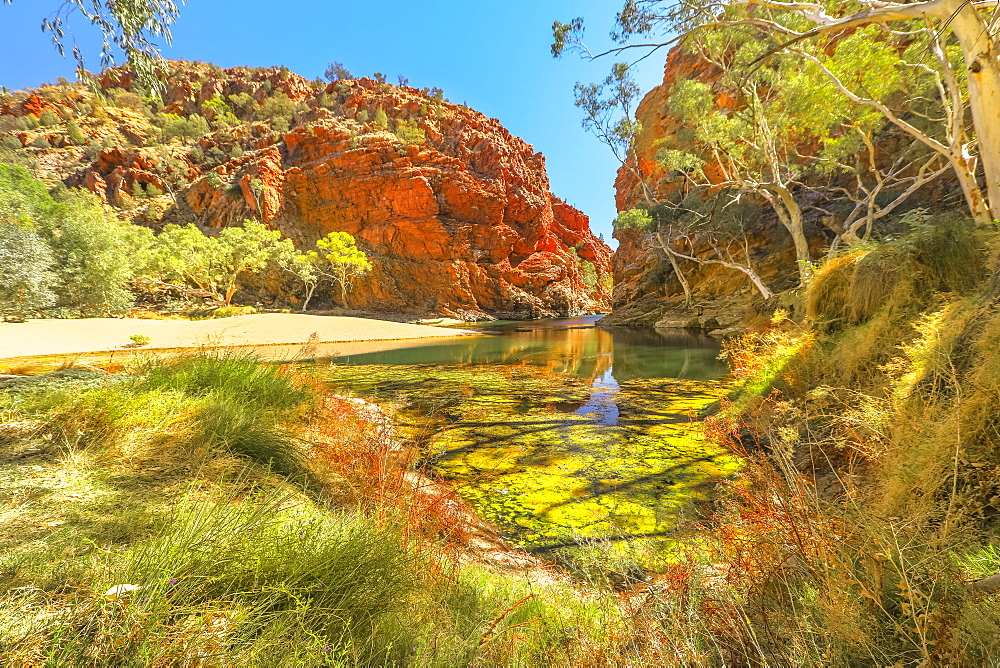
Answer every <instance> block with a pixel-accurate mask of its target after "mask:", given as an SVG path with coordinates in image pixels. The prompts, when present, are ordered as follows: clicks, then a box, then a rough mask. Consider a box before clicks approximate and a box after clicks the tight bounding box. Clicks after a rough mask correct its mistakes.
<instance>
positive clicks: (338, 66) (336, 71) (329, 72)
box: [323, 61, 354, 82]
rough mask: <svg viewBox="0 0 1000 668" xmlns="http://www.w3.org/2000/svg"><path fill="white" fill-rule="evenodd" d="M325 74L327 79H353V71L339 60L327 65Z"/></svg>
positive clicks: (331, 80)
mask: <svg viewBox="0 0 1000 668" xmlns="http://www.w3.org/2000/svg"><path fill="white" fill-rule="evenodd" d="M323 76H324V77H326V80H327V81H330V82H333V81H340V80H342V79H353V78H354V77H353V76H351V73H350V72H349V71H348V70H347V68H346V67H344V64H343V63H341V62H338V61H334V62H332V63H330V64H329V65H327V66H326V71H325V72H323Z"/></svg>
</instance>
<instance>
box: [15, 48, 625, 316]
mask: <svg viewBox="0 0 1000 668" xmlns="http://www.w3.org/2000/svg"><path fill="white" fill-rule="evenodd" d="M165 76H166V92H165V94H164V97H163V105H162V107H160V108H159V109H157V110H155V111H154V110H150V109H149V108H147V109H146V112H145V117H144V116H143V114H142V113H140V111H138V110H136V109H123V108H115V107H113V106H110V105H109V106H106V107H102V110H103V111H102V112H101V113H102V114H103V116H102V120H101V121H99V122H98V121H93V122H91V121H92V119H91V118H89V117H81V118H79V119H78V121H77V125H78V128H79V129H80V130H81V131H83V132H84V133H85V134H87V135H89V137H90V146H91V147H94V146H96V147H97V148H91V149H90V153H89V159H88V158H84V157H83V156H82V155H81V153H82V152H78V153H77V154H74V155H73V156H70V157H65V156H66V155H68V153H65V152H64V153H63V154H60V153H58V152H56V151H54V150H53V151H50V154H53V155H55V156H59V155H63V156H64V157H65V159H64V160H63V163H64V170H68V169H69V167H66V166H65V165H70V164H71V163H72V162H73V161H74V160H83V163H82V164H80V165H79V166H78V167H77V168H76V169H75V171H73V173H71V174H69V175H68V176H66V177H65V178H64V180H65V182H66V183H67V184H68V185H75V186H84V187H86V188H88V189H90V190H92V191H93V192H95V193H97V194H98V195H99V196H101V197H102V198H104V199H105V201H107V202H109V203H110V204H113V205H115V206H118V207H121V209H122V211H123V216H127V217H131V218H133V219H134V220H136V221H138V222H143V223H145V224H149V225H151V226H153V227H154V228H157V227H161V226H162V225H164V224H166V223H170V222H175V223H188V222H193V223H196V224H197V225H199V226H200V227H202V229H205V230H211V229H213V228H215V229H217V228H222V227H226V226H230V225H237V224H240V223H241V222H242V221H243V220H244V219H248V218H251V219H258V220H261V221H263V222H265V223H266V224H268V225H269V226H271V227H273V228H275V229H279V230H281V231H282V232H283V233H284V234H285V235H286V236H288V237H290V238H292V239H293V240H295V241H296V243H297V244H298V245H300V246H301V247H307V246H309V245H311V244H312V243H313V242H315V241H316V240H317V239H319V238H321V237H323V236H325V235H326V234H327V233H329V232H333V231H343V232H348V233H350V234H352V235H353V236H354V237H355V239H356V240H357V243H358V246H359V247H360V248H361V249H362V250H364V251H365V252H366V253H367V254H368V256H369V258H370V259H371V261H372V264H373V265H374V269H373V270H372V271H371V272H370V273H369V274H368V275H366V276H364V277H362V278H360V279H358V280H356V282H355V284H354V287H353V289H352V291H351V292H350V293H349V295H348V301H349V303H348V304H339V303H337V295H335V294H333V293H331V294H329V295H328V298H329V300H330V302H331V303H333V304H334V305H337V306H346V307H348V308H351V309H357V310H366V311H382V312H387V311H403V312H420V313H438V314H442V315H450V316H455V317H460V318H484V317H505V318H527V317H540V316H556V315H576V314H582V313H593V312H597V311H604V310H607V308H608V306H609V302H610V280H609V274H610V270H611V251H610V249H609V248H608V247H607V246H606V245H605V244H604V243H603V242H601V241H599V240H598V239H597V238H595V237H594V235H593V234H591V232H590V229H589V224H588V220H587V217H586V216H585V215H583V214H582V213H581V212H579V211H577V210H576V209H573V208H572V207H570V206H568V205H567V204H565V203H564V202H562V201H561V200H559V199H558V198H556V197H555V196H554V195H552V193H551V192H550V191H549V183H548V177H547V175H546V171H545V159H544V157H543V156H542V155H541V154H540V153H537V152H535V150H534V149H533V148H532V147H531V146H530V145H529V144H527V143H525V142H524V141H522V140H521V139H518V138H517V137H514V136H512V135H511V134H510V133H509V132H508V131H507V130H506V129H505V128H504V127H503V126H502V125H501V124H500V122H499V121H498V120H496V119H491V118H487V117H485V116H483V115H482V114H480V113H478V112H476V111H473V110H472V109H469V108H468V107H465V106H463V105H455V104H450V103H448V102H447V101H445V100H444V99H443V98H442V97H441V95H440V93H439V92H436V93H431V91H426V90H425V91H420V90H417V89H414V88H410V87H406V86H393V85H389V84H385V83H381V82H379V81H374V80H371V79H367V78H363V79H358V80H346V81H338V82H334V83H330V84H326V83H320V82H310V81H308V80H306V79H304V78H302V77H299V76H297V75H295V74H294V73H291V72H289V71H288V70H286V69H283V68H281V69H278V68H270V69H264V68H256V69H251V68H232V69H227V70H222V69H221V68H217V67H214V66H212V65H208V64H203V63H179V62H170V63H167V64H166V72H165ZM100 83H101V85H102V86H103V87H104V88H105V91H106V92H107V94H108V98H109V99H111V100H118V101H122V102H123V103H129V104H135V102H136V101H137V100H139V102H140V103H141V99H139V98H137V97H136V96H135V95H132V94H130V93H129V88H130V87H131V85H132V75H131V73H130V72H129V71H128V70H127V69H121V68H119V69H114V70H111V71H109V72H108V73H106V74H104V75H102V78H101V80H100ZM130 95H131V97H130ZM29 102H30V104H29ZM40 102H41V103H44V102H45V101H44V100H40ZM29 106H30V107H31V109H32V110H34V109H35V108H36V107H39V104H35V103H34V102H31V100H30V99H29V100H27V101H25V100H19V101H18V106H17V113H26V112H25V111H24V110H25V109H27V108H28V107H29ZM62 114H63V115H64V116H68V115H70V113H68V112H67V110H65V109H64V110H63V111H62ZM147 119H149V120H147ZM150 120H151V121H152V123H151V122H150ZM185 122H186V123H188V124H189V126H186V127H185V128H182V129H181V130H179V131H178V132H179V133H180V139H181V141H178V138H177V137H178V135H177V134H172V135H170V134H166V128H167V127H168V125H169V124H171V123H173V124H177V123H185ZM190 127H201V128H204V129H205V130H208V132H207V133H206V134H203V135H202V136H200V137H198V138H195V139H191V140H187V141H184V139H183V138H184V133H186V132H190ZM171 132H173V131H172V130H171ZM171 136H173V137H175V138H173V139H171V138H170V137H171ZM66 137H67V132H64V131H62V132H57V133H56V134H55V135H53V138H52V141H51V142H50V144H51V145H52V146H59V145H60V144H59V141H60V140H64V144H68V143H69V141H68V139H66ZM27 139H29V138H27V137H26V138H25V140H27ZM77 155H79V156H80V157H79V158H78V157H77ZM95 155H96V157H95ZM52 160H55V158H52ZM150 193H154V199H155V198H159V199H160V200H162V202H161V204H162V208H163V209H165V212H159V215H157V217H156V218H155V219H149V218H147V217H146V216H147V213H146V212H147V210H149V211H152V212H153V213H157V212H156V211H153V210H154V209H155V208H156V207H147V206H145V205H141V204H142V203H141V202H139V201H138V200H137V199H136V198H143V197H146V196H148V195H149V194H150ZM168 197H169V198H170V199H169V200H168V199H167V198H168ZM140 205H141V206H140ZM148 215H153V214H152V213H151V214H148ZM270 287H271V288H273V290H272V292H273V293H276V294H279V295H281V296H282V297H283V298H286V299H287V300H288V301H291V302H292V303H293V304H294V302H295V300H294V296H293V295H292V294H291V293H290V292H289V291H288V290H286V289H285V288H283V287H282V286H278V285H273V286H270ZM317 298H318V299H319V303H321V302H322V300H323V298H324V295H322V294H319V293H317ZM314 303H316V301H315V300H314Z"/></svg>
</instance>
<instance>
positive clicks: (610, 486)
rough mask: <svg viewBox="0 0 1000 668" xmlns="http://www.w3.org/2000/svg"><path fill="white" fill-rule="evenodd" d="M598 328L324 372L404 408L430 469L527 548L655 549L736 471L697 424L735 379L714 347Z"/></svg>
mask: <svg viewBox="0 0 1000 668" xmlns="http://www.w3.org/2000/svg"><path fill="white" fill-rule="evenodd" d="M597 319H598V318H596V317H587V318H573V319H566V320H551V321H530V322H509V323H508V322H494V323H486V324H484V325H479V326H478V327H479V328H480V329H481V330H482V331H484V332H489V333H490V335H489V336H482V337H469V338H459V339H446V340H437V341H436V342H434V343H433V344H430V345H415V346H413V347H409V348H404V349H397V350H392V351H387V352H379V353H368V354H363V355H352V356H344V357H339V358H337V359H336V360H333V362H334V363H333V364H330V365H329V367H328V369H327V371H326V372H325V373H326V375H327V378H328V380H329V382H330V383H331V384H332V385H333V386H335V387H342V388H347V389H350V390H352V391H354V392H356V393H358V394H360V395H363V396H369V397H373V398H377V399H381V400H390V401H392V402H394V403H395V404H396V406H398V407H399V411H400V414H399V417H400V421H401V424H402V425H403V429H404V431H405V432H406V433H407V435H409V436H410V437H411V438H414V440H415V442H419V443H420V445H421V447H423V448H424V449H425V451H426V455H427V462H428V464H430V465H431V466H432V467H433V468H434V469H435V470H436V471H437V472H438V473H439V474H440V475H442V476H443V477H445V478H448V479H450V480H452V481H454V483H455V484H456V487H457V488H458V489H459V490H460V491H461V493H462V495H463V496H464V497H465V498H466V499H467V500H468V501H469V502H470V503H472V504H473V505H474V506H475V507H476V508H477V510H478V511H479V512H480V513H481V514H482V515H483V516H484V517H485V518H486V519H488V520H489V521H491V522H492V523H494V524H495V525H496V526H497V527H498V528H499V529H500V530H501V531H503V532H504V533H506V534H507V535H508V536H510V537H511V538H512V539H513V540H515V541H516V542H517V543H519V544H521V545H524V546H525V547H527V548H528V549H533V550H543V551H549V550H552V549H554V548H555V549H561V546H568V545H574V544H576V541H577V540H578V539H592V538H597V539H601V540H604V539H608V540H611V539H615V538H616V537H617V538H619V539H620V538H621V537H624V536H630V537H638V536H645V537H648V539H649V540H653V537H662V536H664V535H666V534H667V533H669V531H670V529H671V527H672V526H674V524H675V523H676V520H677V517H678V516H679V514H682V513H683V512H684V510H683V509H684V508H686V507H688V506H690V505H691V504H692V502H694V501H697V500H699V499H704V498H707V497H708V495H709V494H710V488H711V482H712V481H714V480H717V479H718V478H720V477H724V476H726V475H728V474H729V473H730V472H731V471H732V470H733V469H734V468H735V466H736V463H735V461H734V460H733V459H732V458H731V457H729V456H728V454H727V453H725V452H723V451H720V450H719V449H718V448H716V447H715V446H712V445H711V444H708V443H706V442H705V441H704V439H703V438H702V435H701V431H700V426H699V425H698V423H696V422H695V420H694V414H695V412H696V411H697V410H698V409H700V408H702V407H703V406H705V405H707V404H708V403H710V402H711V401H714V400H715V399H717V398H718V397H719V396H720V395H721V394H722V393H723V391H724V385H723V383H721V382H720V381H719V379H720V378H721V377H722V376H723V375H724V374H725V373H726V369H725V367H724V365H723V364H722V363H721V362H720V361H719V360H718V354H719V345H718V343H717V342H716V341H714V340H712V339H709V338H707V337H700V336H697V335H694V334H688V333H686V332H682V331H679V332H657V331H652V330H632V329H611V330H605V329H599V328H596V327H595V326H594V322H595V321H596V320H597Z"/></svg>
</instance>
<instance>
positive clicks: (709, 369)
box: [609, 327, 726, 382]
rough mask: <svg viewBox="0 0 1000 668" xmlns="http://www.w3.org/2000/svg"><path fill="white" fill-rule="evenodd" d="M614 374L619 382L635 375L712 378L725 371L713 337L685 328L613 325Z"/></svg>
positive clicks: (630, 378) (631, 378) (696, 378)
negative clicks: (643, 327) (667, 328)
mask: <svg viewBox="0 0 1000 668" xmlns="http://www.w3.org/2000/svg"><path fill="white" fill-rule="evenodd" d="M609 332H610V333H611V336H612V337H613V344H612V347H613V350H614V376H615V379H616V380H617V381H618V382H622V381H626V380H633V379H636V378H690V379H692V380H712V379H714V378H719V377H720V376H722V375H724V374H725V373H726V366H725V364H723V363H722V362H721V361H720V360H719V359H718V356H719V351H720V346H719V342H718V341H716V340H715V339H713V338H711V337H709V336H705V335H704V334H698V333H695V332H687V331H685V330H655V329H631V328H625V327H615V328H613V329H610V330H609Z"/></svg>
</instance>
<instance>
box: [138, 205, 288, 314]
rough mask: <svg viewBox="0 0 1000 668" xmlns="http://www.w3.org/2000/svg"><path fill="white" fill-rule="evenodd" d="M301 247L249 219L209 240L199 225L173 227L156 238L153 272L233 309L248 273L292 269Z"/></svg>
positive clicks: (196, 294)
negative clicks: (272, 267) (272, 268)
mask: <svg viewBox="0 0 1000 668" xmlns="http://www.w3.org/2000/svg"><path fill="white" fill-rule="evenodd" d="M294 257H295V247H294V245H293V244H292V242H291V241H290V240H288V239H283V238H282V236H281V233H280V232H278V231H276V230H269V229H268V228H267V227H266V226H265V225H263V224H261V223H256V222H253V221H249V220H248V221H244V224H243V226H241V227H227V228H225V229H224V230H222V232H220V233H219V235H218V236H217V237H207V236H205V235H204V234H203V233H202V232H201V230H199V229H198V228H197V227H195V226H194V225H190V224H189V225H187V226H186V227H179V226H177V225H173V224H171V225H167V226H166V227H165V228H164V230H163V232H162V233H160V235H159V236H157V237H156V241H155V243H154V245H153V251H152V261H151V263H152V264H151V266H152V271H153V273H154V275H157V276H161V277H162V278H163V280H165V281H168V282H171V283H173V284H175V286H176V287H179V288H181V289H183V290H184V291H185V292H187V293H188V294H190V295H192V296H198V297H206V298H208V299H211V300H213V301H215V302H217V303H221V304H225V305H226V306H228V305H229V304H230V302H231V301H232V298H233V294H234V293H235V292H236V290H237V289H238V287H239V279H240V277H241V276H242V275H243V274H253V273H258V272H260V271H263V270H264V269H265V268H266V267H268V266H269V265H271V264H274V265H277V266H280V267H287V266H288V265H289V264H290V263H291V262H292V260H293V259H294Z"/></svg>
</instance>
